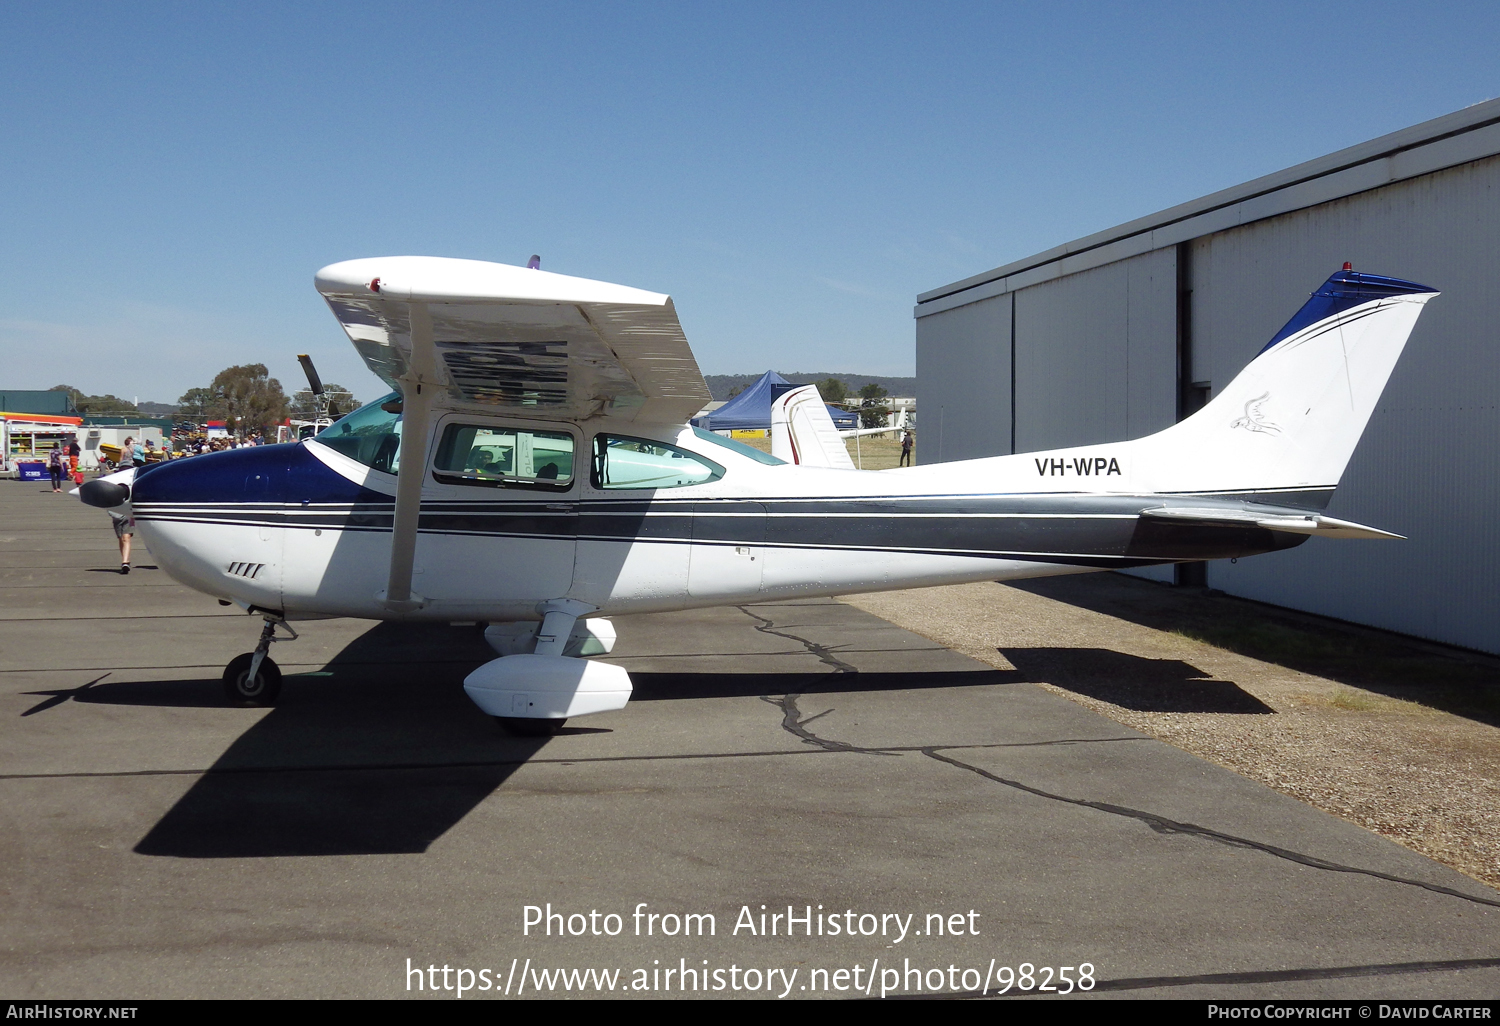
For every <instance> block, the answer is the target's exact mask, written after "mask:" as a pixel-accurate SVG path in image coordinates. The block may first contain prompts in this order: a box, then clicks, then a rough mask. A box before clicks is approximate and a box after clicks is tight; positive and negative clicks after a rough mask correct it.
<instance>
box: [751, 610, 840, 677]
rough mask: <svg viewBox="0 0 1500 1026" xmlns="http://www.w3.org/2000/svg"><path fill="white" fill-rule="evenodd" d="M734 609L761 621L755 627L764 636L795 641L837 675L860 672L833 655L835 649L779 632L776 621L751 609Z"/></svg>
mask: <svg viewBox="0 0 1500 1026" xmlns="http://www.w3.org/2000/svg"><path fill="white" fill-rule="evenodd" d="M734 608H736V609H738V610H739V611H740V612H742V613H744V614H745V615H746V616H748V617H750V619H752V620H759V621H760V623H758V624H756V625H755V629H756V630H758V631H760V632H761V633H762V634H774V635H776V636H777V637H778V638H785V639H787V640H788V641H795V642H796V643H797V644H799V645H801V646H802V647H803V648H805V649H807V650H808V651H809V652H811V653H812V654H813V655H815V656H817V657H818V660H819V661H820V662H822V663H825V664H827V665H828V666H832V667H833V671H834V672H835V673H858V672H859V671H858V670H857V669H855V668H854V667H853V666H850V665H849V664H848V663H846V662H844V661H843V660H842V659H839V658H838V657H837V656H835V655H834V654H833V649H831V648H829V647H828V646H826V645H819V644H818V643H817V642H815V641H808V640H807V639H806V638H799V637H797V635H795V634H788V633H786V632H785V631H778V630H776V629H775V627H776V624H775V622H774V621H772V620H768V619H766V618H765V617H764V616H761V615H760V614H759V613H754V612H751V611H750V610H749V609H746V608H745V607H744V606H735V607H734Z"/></svg>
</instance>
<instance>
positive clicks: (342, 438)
mask: <svg viewBox="0 0 1500 1026" xmlns="http://www.w3.org/2000/svg"><path fill="white" fill-rule="evenodd" d="M317 440H318V441H319V442H320V443H321V444H323V445H326V446H328V448H330V449H334V450H336V451H338V452H341V453H343V454H344V455H345V456H348V457H349V458H350V459H352V460H358V461H359V462H360V463H363V464H364V465H365V466H367V467H370V468H371V469H373V470H378V471H380V472H382V473H385V474H394V473H396V472H397V471H399V470H400V469H401V460H400V456H401V393H400V392H392V393H391V394H390V395H384V396H381V397H380V398H379V399H376V400H375V401H374V402H373V403H369V404H367V405H365V406H361V407H360V408H359V409H357V410H355V411H354V412H353V413H351V414H349V416H347V417H344V418H343V419H342V420H337V421H335V422H334V423H332V424H330V425H329V426H328V427H326V428H324V429H323V431H322V432H321V433H320V434H319V435H318V439H317Z"/></svg>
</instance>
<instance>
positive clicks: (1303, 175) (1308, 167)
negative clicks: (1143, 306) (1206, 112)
mask: <svg viewBox="0 0 1500 1026" xmlns="http://www.w3.org/2000/svg"><path fill="white" fill-rule="evenodd" d="M1492 126H1500V99H1494V100H1485V101H1483V102H1481V103H1476V104H1473V105H1472V106H1469V107H1465V108H1463V109H1462V110H1458V111H1454V112H1453V113H1451V114H1444V115H1443V116H1442V117H1437V118H1433V119H1432V120H1430V121H1424V122H1422V123H1420V124H1417V125H1412V126H1411V127H1409V128H1403V129H1401V130H1399V131H1396V132H1391V133H1390V134H1388V135H1383V136H1380V137H1379V138H1376V139H1371V140H1369V141H1368V142H1363V143H1358V144H1356V145H1354V146H1350V147H1347V148H1345V149H1342V150H1338V151H1336V152H1334V153H1330V154H1327V155H1325V156H1322V157H1317V158H1315V159H1313V160H1309V161H1304V162H1303V163H1301V164H1296V165H1294V166H1292V167H1289V168H1285V169H1283V170H1281V171H1275V172H1272V173H1271V174H1268V175H1263V176H1261V177H1260V178H1254V179H1251V180H1250V181H1248V182H1244V183H1242V184H1240V185H1235V186H1231V187H1230V188H1227V189H1221V190H1219V191H1218V192H1213V193H1209V194H1208V195H1207V196H1201V197H1199V198H1197V199H1194V200H1189V201H1187V202H1186V203H1179V204H1177V205H1176V206H1173V207H1168V208H1167V209H1165V210H1160V211H1157V212H1156V213H1154V214H1148V215H1146V216H1145V217H1139V218H1136V219H1135V220H1133V221H1126V222H1125V223H1124V224H1120V225H1116V226H1114V227H1113V228H1107V229H1105V230H1104V231H1100V232H1095V233H1094V234H1092V235H1085V236H1084V237H1082V238H1080V239H1074V240H1073V241H1071V242H1065V243H1063V244H1062V245H1060V246H1054V247H1053V248H1052V249H1048V250H1044V251H1042V252H1040V253H1036V254H1034V255H1032V256H1029V257H1025V258H1023V259H1021V260H1016V261H1013V262H1011V263H1009V264H1003V265H1001V266H1000V267H996V268H994V269H992V270H989V271H985V272H983V273H981V274H976V275H973V276H971V277H968V278H964V279H962V280H960V281H956V282H952V283H950V284H948V285H943V286H940V287H939V288H935V289H931V290H929V291H927V292H923V293H921V294H919V295H918V296H917V307H916V309H915V311H914V312H915V315H916V316H918V317H922V316H925V315H927V314H929V313H938V312H940V311H942V310H947V309H952V308H953V307H955V306H961V305H964V304H966V303H969V302H975V301H977V300H979V299H984V298H989V296H991V295H1000V294H1003V293H1005V292H1009V291H1013V289H1014V288H1022V287H1025V286H1026V285H1031V284H1035V281H1034V280H1033V279H1036V280H1037V281H1040V280H1045V279H1047V278H1051V277H1056V276H1058V275H1060V274H1072V273H1075V272H1076V271H1081V270H1085V269H1086V267H1087V266H1096V265H1101V264H1105V263H1112V262H1114V261H1115V260H1119V259H1123V258H1124V257H1126V256H1130V255H1134V252H1133V251H1134V250H1135V249H1155V248H1160V247H1161V246H1164V245H1170V244H1173V243H1175V242H1178V241H1186V239H1188V238H1195V237H1198V236H1201V235H1206V234H1210V233H1212V232H1214V231H1220V230H1222V229H1223V228H1225V227H1231V226H1232V224H1233V223H1246V222H1247V221H1248V220H1255V219H1259V217H1255V218H1244V219H1233V221H1232V223H1231V224H1224V225H1219V226H1217V227H1215V226H1210V225H1203V226H1201V227H1202V230H1197V231H1193V230H1191V229H1189V230H1187V231H1184V232H1182V233H1174V234H1182V235H1183V238H1182V239H1171V240H1167V239H1162V240H1151V244H1149V245H1145V246H1144V247H1141V246H1136V247H1130V249H1131V250H1132V252H1121V251H1119V250H1120V247H1119V246H1118V245H1115V244H1120V243H1125V242H1126V241H1127V240H1131V239H1137V238H1139V237H1141V236H1146V235H1149V234H1150V233H1154V232H1157V231H1158V230H1160V229H1163V228H1167V227H1169V226H1173V225H1180V224H1182V223H1183V222H1187V221H1190V220H1193V219H1196V218H1201V217H1202V216H1203V215H1205V214H1211V213H1214V212H1216V211H1224V210H1225V209H1226V208H1231V207H1235V206H1236V205H1238V204H1244V203H1245V202H1246V201H1248V200H1254V199H1257V198H1258V197H1264V196H1270V195H1271V194H1274V193H1278V192H1282V191H1283V190H1287V189H1290V188H1292V187H1294V186H1299V185H1304V184H1306V183H1309V182H1312V181H1315V180H1317V179H1323V178H1328V177H1330V176H1332V175H1337V174H1339V173H1340V172H1345V171H1350V170H1352V169H1355V168H1359V167H1360V166H1362V165H1369V164H1371V163H1373V162H1375V161H1379V160H1382V159H1385V158H1389V157H1393V156H1396V155H1397V154H1401V153H1404V152H1406V151H1410V150H1414V149H1418V148H1421V147H1426V146H1429V145H1431V144H1434V143H1438V142H1441V141H1443V140H1447V139H1453V138H1455V137H1458V136H1464V135H1468V134H1469V133H1473V132H1476V131H1479V130H1482V129H1485V128H1489V127H1492ZM1484 134H1485V135H1486V136H1488V135H1492V134H1493V135H1494V139H1493V140H1485V141H1484V144H1483V145H1482V146H1481V147H1480V149H1481V150H1482V151H1483V152H1474V151H1473V150H1472V148H1468V149H1466V150H1464V151H1455V152H1454V154H1453V157H1452V158H1450V159H1447V160H1443V159H1439V160H1438V161H1437V164H1436V166H1426V165H1427V164H1428V163H1432V162H1418V163H1414V164H1412V165H1411V167H1410V168H1409V169H1407V173H1400V174H1396V175H1394V176H1392V177H1389V178H1388V179H1387V180H1384V181H1375V182H1371V181H1369V179H1368V177H1361V176H1353V177H1352V178H1351V180H1350V181H1349V182H1347V183H1343V184H1344V185H1345V186H1346V187H1344V188H1335V189H1333V190H1332V194H1328V192H1329V191H1328V190H1321V191H1317V192H1306V193H1305V194H1304V195H1303V196H1302V197H1300V198H1298V199H1296V200H1294V201H1293V202H1292V203H1290V204H1289V205H1288V204H1276V205H1275V206H1276V207H1277V208H1279V209H1266V210H1265V211H1264V212H1262V213H1261V214H1260V215H1259V216H1261V217H1270V216H1275V215H1276V214H1280V213H1285V212H1287V211H1289V210H1295V209H1301V208H1303V207H1308V206H1315V205H1317V204H1319V203H1326V202H1329V201H1330V200H1333V199H1339V198H1342V197H1343V196H1348V195H1353V194H1355V193H1357V192H1363V191H1366V190H1368V189H1370V188H1378V187H1379V186H1380V185H1386V184H1390V182H1392V181H1399V180H1401V179H1403V178H1408V177H1415V176H1417V175H1420V174H1427V173H1430V172H1432V171H1436V170H1440V169H1441V168H1442V167H1452V166H1455V165H1456V164H1462V163H1468V162H1469V161H1472V160H1477V159H1482V158H1483V157H1485V156H1493V155H1495V154H1500V128H1497V129H1496V131H1495V132H1494V133H1484ZM1476 141H1477V140H1476ZM1105 247H1109V251H1107V252H1103V253H1098V254H1097V257H1098V259H1095V260H1091V261H1079V260H1077V259H1074V260H1069V264H1070V265H1072V266H1068V267H1066V268H1057V269H1055V270H1054V273H1050V274H1049V273H1045V269H1046V268H1047V265H1048V264H1057V263H1059V262H1060V261H1063V260H1064V259H1067V258H1070V257H1071V258H1077V257H1080V256H1081V255H1082V254H1085V253H1090V252H1092V251H1098V250H1103V249H1104V248H1105ZM1026 272H1034V273H1032V274H1026V278H1025V279H1024V280H1020V281H1016V282H1014V283H1007V282H1005V281H1004V279H1007V278H1013V277H1015V276H1017V275H1021V274H1025V273H1026ZM1037 272H1040V273H1037ZM986 285H991V286H995V287H992V288H987V289H983V290H982V294H974V295H972V296H965V295H961V294H962V293H968V292H970V291H971V290H976V289H980V288H981V287H982V286H986ZM940 300H948V301H947V302H939V301H940Z"/></svg>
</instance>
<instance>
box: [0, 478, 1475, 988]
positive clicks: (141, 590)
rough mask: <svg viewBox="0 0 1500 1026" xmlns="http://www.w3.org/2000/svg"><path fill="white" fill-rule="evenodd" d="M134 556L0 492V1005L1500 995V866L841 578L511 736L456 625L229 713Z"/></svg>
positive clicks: (205, 613) (310, 654) (315, 638)
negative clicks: (54, 1001)
mask: <svg viewBox="0 0 1500 1026" xmlns="http://www.w3.org/2000/svg"><path fill="white" fill-rule="evenodd" d="M136 564H137V569H136V570H135V572H133V573H131V574H130V575H129V576H120V575H118V574H117V573H114V572H111V571H112V570H113V569H114V568H116V567H117V566H118V560H117V558H116V556H115V543H114V537H113V534H112V532H111V531H110V529H109V525H108V522H107V519H106V517H105V516H104V514H102V513H100V512H98V511H95V510H90V509H87V508H85V507H82V506H81V505H79V504H78V502H77V501H76V499H74V498H72V497H69V496H58V495H52V494H51V493H50V490H48V489H46V488H45V487H44V486H39V485H36V484H34V483H18V482H0V815H3V830H0V902H3V905H0V907H3V912H4V914H3V916H0V997H4V998H100V999H111V998H113V999H136V998H180V997H362V998H384V997H392V998H394V997H408V996H410V997H428V998H432V997H437V998H441V999H444V1000H454V999H457V998H458V997H459V996H460V995H459V989H460V988H464V991H465V992H464V993H463V995H462V999H463V1000H484V999H495V998H497V997H498V998H502V999H503V998H505V997H506V996H507V994H506V991H507V989H508V991H509V994H508V996H509V997H510V998H515V997H530V996H533V995H536V994H538V993H540V994H543V995H554V996H565V995H568V994H571V995H574V996H577V995H578V994H579V992H580V990H581V991H582V992H583V993H586V994H589V995H591V996H592V995H593V994H595V993H596V991H597V990H598V989H599V988H604V989H605V992H606V993H613V994H615V995H617V996H630V995H641V996H656V997H661V996H677V995H679V994H681V993H683V992H684V991H685V992H686V994H687V996H694V995H696V996H731V997H747V996H760V997H771V998H775V997H779V996H781V995H782V994H783V993H784V994H785V995H786V996H787V997H789V998H790V997H809V996H819V997H822V996H831V997H843V998H851V997H865V996H869V997H879V996H880V995H881V992H882V990H883V989H884V990H885V991H886V994H887V997H898V996H916V995H921V996H931V995H932V994H934V993H939V994H945V995H951V994H955V993H958V994H970V995H972V994H976V993H983V992H988V993H989V994H991V995H994V994H996V993H998V992H1000V991H1001V990H1002V988H1004V989H1005V996H1006V997H1012V996H1016V995H1018V994H1030V995H1033V996H1035V995H1038V994H1040V993H1042V991H1041V990H1040V989H1039V988H1040V987H1042V986H1051V987H1054V988H1057V989H1058V990H1065V989H1067V988H1068V987H1070V986H1071V987H1074V988H1077V987H1079V986H1080V984H1081V983H1083V984H1087V983H1092V987H1093V989H1092V991H1091V993H1092V995H1094V996H1097V997H1106V996H1108V997H1135V996H1149V997H1192V998H1224V999H1228V998H1315V997H1326V998H1349V999H1370V1000H1375V999H1390V998H1402V997H1405V998H1463V997H1471V998H1483V997H1493V996H1494V995H1495V994H1497V993H1500V893H1497V892H1496V891H1494V890H1491V889H1489V888H1487V887H1485V886H1483V885H1481V884H1479V883H1477V882H1475V881H1473V880H1471V879H1469V878H1468V877H1465V876H1462V875H1461V874H1458V873H1456V872H1454V871H1452V870H1449V869H1447V868H1445V867H1442V866H1440V865H1438V864H1436V863H1434V862H1431V861H1429V860H1427V859H1424V858H1422V857H1420V856H1418V855H1416V854H1414V853H1412V852H1410V851H1408V850H1406V849H1404V848H1401V847H1399V846H1397V845H1395V844H1392V843H1390V842H1388V841H1385V840H1383V839H1382V838H1379V837H1377V836H1375V835H1373V834H1371V833H1368V832H1366V831H1364V830H1362V829H1360V828H1358V827H1356V826H1354V825H1353V824H1350V823H1347V822H1344V821H1342V820H1339V819H1336V818H1333V817H1331V816H1328V815H1326V814H1324V813H1322V812H1319V811H1317V810H1315V809H1313V808H1311V807H1309V806H1307V805H1304V804H1302V803H1301V802H1298V801H1296V800H1294V799H1292V798H1288V797H1285V796H1282V795H1279V794H1277V793H1275V792H1273V791H1271V790H1269V789H1267V788H1265V787H1263V786H1261V785H1259V784H1257V783H1254V782H1252V781H1250V780H1247V779H1245V778H1243V777H1240V776H1237V775H1236V774H1234V773H1231V772H1229V771H1227V770H1224V769H1220V768H1218V767H1215V766H1212V765H1210V764H1208V763H1206V762H1203V761H1201V760H1199V759H1197V758H1194V757H1193V756H1190V755H1188V754H1186V753H1184V752H1182V751H1180V750H1178V749H1175V748H1172V747H1170V746H1168V745H1165V744H1162V743H1160V742H1158V741H1155V740H1151V739H1148V738H1145V737H1144V736H1142V735H1140V734H1137V733H1135V732H1134V731H1131V730H1129V729H1127V728H1125V727H1122V726H1120V725H1119V724H1117V723H1114V722H1113V721H1111V720H1108V719H1105V718H1103V717H1100V716H1098V715H1096V714H1095V713H1092V712H1090V711H1088V710H1086V709H1084V708H1082V707H1081V706H1079V705H1076V704H1074V703H1072V702H1070V701H1068V700H1066V699H1064V698H1061V697H1058V696H1056V695H1053V694H1049V693H1047V692H1045V691H1043V690H1042V689H1039V688H1037V687H1035V686H1033V685H1032V684H1031V683H1028V682H1027V681H1026V679H1025V674H1024V672H1023V671H1013V672H1006V671H1000V670H995V669H992V668H990V667H988V666H985V665H983V664H980V663H978V662H975V661H973V660H971V659H969V658H968V657H966V656H962V655H959V654H957V653H954V652H951V651H949V650H947V649H944V648H941V647H939V646H937V645H935V644H934V643H933V642H930V641H928V640H926V639H925V638H922V637H919V636H917V635H915V634H912V633H909V632H907V631H903V630H900V629H898V628H896V627H894V626H892V625H890V624H888V623H886V622H885V621H883V620H880V619H877V618H876V617H874V616H872V615H870V614H868V613H865V612H862V611H860V610H857V609H855V608H853V607H851V606H849V605H846V604H844V603H841V602H838V601H835V600H824V599H817V600H806V601H796V602H784V603H771V604H766V605H756V606H747V607H743V608H729V609H718V610H708V611H697V612H687V613H677V614H667V615H655V616H640V617H622V618H620V619H618V620H616V626H617V629H618V631H619V635H620V638H619V643H618V646H617V648H616V650H615V653H614V655H613V656H612V657H610V658H611V660H612V661H615V662H618V663H620V664H621V665H623V666H625V667H627V668H628V669H629V670H630V671H631V674H632V676H633V679H634V681H635V684H636V697H635V699H634V700H633V701H632V702H631V703H630V705H629V707H628V708H626V709H625V710H624V711H622V712H619V713H611V714H605V715H599V716H593V717H588V718H584V719H578V720H575V721H572V722H570V723H569V724H568V726H567V728H565V731H564V733H563V734H561V735H560V736H557V737H554V738H549V739H546V740H520V739H516V738H511V737H508V736H507V735H505V734H504V733H502V732H501V731H500V730H499V728H498V727H497V726H496V725H495V724H494V723H493V722H492V721H491V720H490V719H488V718H487V717H486V716H484V715H483V714H482V713H481V712H480V711H479V710H478V709H477V708H475V707H474V706H473V705H472V704H471V703H470V702H469V701H468V700H467V698H465V697H464V695H463V692H462V690H461V688H460V682H461V681H462V679H463V677H464V675H465V674H466V673H467V672H468V671H469V670H471V669H472V668H473V667H475V666H476V665H478V664H479V663H480V662H483V661H484V660H486V659H488V658H491V657H492V653H490V652H489V650H488V649H487V648H486V646H485V645H484V643H483V640H482V638H481V636H480V634H479V632H478V630H477V629H475V628H473V627H450V626H424V627H407V626H401V625H395V624H383V625H382V624H371V623H365V622H359V621H351V620H328V621H320V622H312V623H305V624H298V625H297V628H298V630H299V631H300V632H301V634H302V637H301V640H298V641H289V642H283V643H279V644H278V645H277V646H276V647H275V649H274V650H273V656H274V657H275V658H276V659H277V661H278V662H279V663H280V664H281V666H282V668H283V671H284V672H285V673H286V674H287V678H286V682H285V686H284V689H283V692H282V697H281V701H280V702H279V703H278V704H277V706H276V707H275V708H273V709H235V708H229V707H227V706H226V705H225V704H224V702H223V700H222V698H221V688H220V684H219V675H220V672H221V670H222V667H223V665H224V664H225V663H226V662H227V661H228V660H229V659H230V658H231V657H233V656H235V655H237V654H238V653H240V652H244V651H248V650H249V649H250V648H252V647H253V645H254V641H255V637H256V635H257V633H258V627H259V622H258V621H256V620H252V619H250V618H249V617H246V616H245V615H243V614H241V613H239V612H238V611H236V610H232V609H224V608H222V607H220V606H218V605H217V603H216V602H215V601H214V600H213V599H211V598H208V597H204V596H199V595H196V594H195V593H193V592H190V591H188V590H186V589H184V588H181V587H179V586H177V585H176V584H174V583H173V582H172V581H171V580H170V579H168V578H167V576H166V575H165V573H163V572H161V571H160V570H156V569H154V568H153V561H152V559H151V557H150V555H149V553H146V552H139V553H138V554H137V558H136ZM549 905H550V911H551V912H552V913H554V914H555V915H556V916H557V917H558V918H555V919H550V920H549V918H548V916H547V912H548V906H549ZM528 906H530V907H532V908H530V909H529V908H528ZM762 906H765V909H764V914H765V916H766V919H765V921H764V931H763V930H762V919H761V916H762V912H763V910H762ZM788 906H791V909H792V917H793V921H792V923H791V932H792V935H791V936H788V935H787V909H788ZM637 912H639V913H640V915H639V917H638V916H637V915H636V913H637ZM689 914H692V915H695V916H700V917H701V916H712V920H711V923H712V927H711V928H712V934H711V935H710V934H709V930H710V926H709V923H710V920H709V919H705V918H695V919H689V920H686V922H688V923H690V924H692V925H691V926H690V927H688V928H689V929H692V930H693V933H692V935H690V936H689V935H684V932H683V930H684V917H686V916H688V915H689ZM778 914H779V915H780V916H781V918H780V919H779V920H776V919H773V918H772V917H773V916H776V915H778ZM653 915H656V916H657V918H656V919H652V918H651V917H652V916H653ZM612 916H613V917H616V918H611V917H612ZM804 917H806V925H805V926H804V923H803V919H804ZM528 919H531V920H535V921H536V925H533V926H528V925H527V924H528ZM549 923H550V928H551V935H550V936H548V935H547V933H546V927H547V925H548V924H549ZM747 923H748V924H749V925H748V927H747ZM699 930H701V931H702V934H703V935H702V936H700V935H698V931H699ZM773 930H774V931H775V932H774V935H770V934H771V931H773ZM835 930H836V931H837V933H835ZM851 930H852V933H853V936H851V935H850V933H851ZM570 931H572V932H570ZM579 931H581V933H580V932H579ZM648 931H649V932H648ZM560 932H561V933H562V934H564V935H561V936H560V935H559V933H560ZM574 934H577V935H574ZM809 934H810V935H809ZM1028 966H1029V968H1028ZM429 967H433V970H432V971H428V969H429ZM445 967H446V969H447V971H446V972H444V968H445ZM1063 967H1069V968H1068V969H1067V971H1066V972H1063V971H1062V968H1063ZM1085 967H1086V968H1085ZM668 970H671V972H668ZM575 972H585V973H586V974H585V975H583V976H582V977H580V976H578V975H575ZM1007 979H1009V981H1010V983H1009V986H1008V988H1007V987H1006V982H1007ZM1064 979H1067V980H1069V981H1072V982H1069V983H1064V982H1063V980H1064ZM466 984H467V986H465V985H466ZM610 986H613V990H612V991H610V990H609V989H608V988H609V987H610ZM434 987H435V988H436V989H435V990H434ZM570 988H571V989H570ZM641 988H644V990H642V989H641ZM804 988H805V989H804ZM1049 993H1050V992H1049ZM1073 996H1075V997H1076V996H1082V995H1080V993H1079V991H1078V990H1076V989H1075V991H1074V995H1073Z"/></svg>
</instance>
